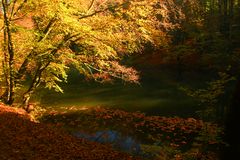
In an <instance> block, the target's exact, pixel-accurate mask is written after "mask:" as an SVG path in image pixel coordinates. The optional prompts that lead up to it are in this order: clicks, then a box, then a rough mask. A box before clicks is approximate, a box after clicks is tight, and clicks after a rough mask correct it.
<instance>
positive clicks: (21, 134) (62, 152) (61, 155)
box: [0, 104, 137, 160]
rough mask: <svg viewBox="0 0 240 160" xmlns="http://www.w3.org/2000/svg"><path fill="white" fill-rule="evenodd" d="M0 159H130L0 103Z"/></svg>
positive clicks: (105, 146) (131, 159)
mask: <svg viewBox="0 0 240 160" xmlns="http://www.w3.org/2000/svg"><path fill="white" fill-rule="evenodd" d="M0 159H1V160H32V159H34V160H61V159H62V160H75V159H78V160H79V159H83V160H103V159H104V160H113V159H116V160H133V159H137V158H134V157H132V156H130V155H128V154H126V153H121V152H118V151H114V150H113V149H112V147H111V146H110V145H102V144H99V143H96V142H89V141H87V140H84V139H81V138H75V137H73V136H71V135H69V134H67V133H65V132H64V131H62V130H60V129H58V128H57V127H56V126H54V125H53V124H51V125H50V124H49V125H48V124H41V123H36V122H34V121H33V120H31V118H30V116H29V115H28V114H26V112H25V111H24V110H21V109H15V108H12V107H8V106H5V105H2V104H0Z"/></svg>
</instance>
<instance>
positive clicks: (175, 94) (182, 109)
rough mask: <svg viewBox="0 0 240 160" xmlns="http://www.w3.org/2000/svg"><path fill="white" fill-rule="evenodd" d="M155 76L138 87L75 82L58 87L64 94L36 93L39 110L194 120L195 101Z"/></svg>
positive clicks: (165, 78) (168, 79)
mask: <svg viewBox="0 0 240 160" xmlns="http://www.w3.org/2000/svg"><path fill="white" fill-rule="evenodd" d="M159 75H161V74H159ZM159 75H158V77H157V78H155V77H153V78H149V77H150V76H148V78H143V79H142V80H141V83H140V84H128V83H124V82H117V83H114V84H109V83H106V84H102V83H96V82H84V81H83V80H81V79H79V81H77V80H76V79H75V82H74V83H73V82H72V83H69V84H66V85H64V86H62V88H63V89H64V94H62V93H56V92H54V91H48V90H44V91H43V92H42V93H40V94H41V96H40V97H41V98H40V101H41V104H42V105H43V106H45V107H47V108H51V109H55V110H61V109H62V110H64V108H66V107H72V106H79V107H86V108H91V107H96V106H104V107H109V108H116V109H123V110H125V111H130V112H132V111H140V112H144V113H146V114H148V115H161V116H180V117H196V114H195V112H196V110H199V108H200V106H199V105H198V104H197V103H196V101H195V100H194V99H193V98H191V97H188V96H186V94H185V93H183V92H182V91H180V90H179V86H180V84H179V83H178V82H177V81H176V80H173V79H171V77H169V76H166V75H165V76H164V75H161V76H159Z"/></svg>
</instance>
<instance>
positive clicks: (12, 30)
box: [0, 0, 183, 104]
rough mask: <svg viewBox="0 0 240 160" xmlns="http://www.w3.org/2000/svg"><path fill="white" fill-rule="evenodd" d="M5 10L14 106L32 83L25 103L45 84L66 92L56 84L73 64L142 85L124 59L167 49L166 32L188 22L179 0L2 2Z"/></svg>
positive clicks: (8, 83)
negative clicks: (21, 90) (20, 92)
mask: <svg viewBox="0 0 240 160" xmlns="http://www.w3.org/2000/svg"><path fill="white" fill-rule="evenodd" d="M1 8H2V12H1V14H0V16H1V19H0V25H1V36H0V39H1V40H2V43H1V61H2V63H1V75H2V77H4V78H2V79H1V83H2V84H4V85H3V86H5V87H2V90H4V89H5V91H2V94H3V95H2V99H3V100H4V101H5V102H6V103H9V104H11V103H12V102H13V101H14V92H15V90H16V87H18V88H24V87H22V86H20V85H21V84H22V82H25V81H26V80H27V79H28V80H30V81H31V82H30V83H28V84H29V86H28V88H27V89H26V91H25V93H24V95H23V97H24V99H25V100H24V103H27V102H28V101H29V98H30V96H31V94H32V93H33V91H34V90H35V89H36V88H37V86H38V85H40V84H44V85H45V86H46V87H48V88H54V89H55V90H56V91H62V90H61V88H60V87H59V86H58V84H57V82H62V81H66V80H67V72H66V71H67V69H68V68H69V66H71V65H73V66H75V67H76V68H77V69H78V70H79V72H80V73H81V74H83V75H84V76H86V77H89V78H90V77H91V78H94V79H96V80H100V81H101V80H109V79H112V78H113V77H115V78H121V79H123V80H125V81H130V82H137V81H138V78H139V77H138V73H137V71H136V70H134V69H133V68H131V67H126V66H124V65H123V64H122V63H121V62H120V60H121V58H122V57H123V55H125V54H133V53H140V52H141V51H142V50H143V47H144V45H145V44H146V43H151V45H153V46H156V47H159V46H161V45H166V44H167V41H168V36H167V34H166V33H167V32H166V31H168V30H170V29H173V28H174V27H177V26H178V23H179V21H180V19H181V18H183V17H182V14H181V10H180V9H177V8H178V6H177V4H175V3H174V1H157V0H151V1H150V0H145V1H142V0H118V1H113V0H92V1H86V0H72V1H69V0H51V1H50V0H40V1H32V0H22V1H21V0H10V1H7V0H2V1H1Z"/></svg>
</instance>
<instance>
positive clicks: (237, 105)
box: [222, 76, 240, 160]
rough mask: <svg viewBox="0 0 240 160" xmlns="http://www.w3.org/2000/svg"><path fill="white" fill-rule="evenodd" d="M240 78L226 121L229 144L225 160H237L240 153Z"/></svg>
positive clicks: (225, 152) (225, 151)
mask: <svg viewBox="0 0 240 160" xmlns="http://www.w3.org/2000/svg"><path fill="white" fill-rule="evenodd" d="M239 122H240V76H239V77H238V80H237V84H236V87H235V91H234V93H233V97H232V103H231V104H230V106H229V112H228V116H227V120H226V132H225V133H226V137H225V138H226V142H227V143H228V144H229V146H228V147H226V148H225V150H224V155H223V158H222V159H223V160H229V159H235V157H239V153H240V130H239V128H238V126H239Z"/></svg>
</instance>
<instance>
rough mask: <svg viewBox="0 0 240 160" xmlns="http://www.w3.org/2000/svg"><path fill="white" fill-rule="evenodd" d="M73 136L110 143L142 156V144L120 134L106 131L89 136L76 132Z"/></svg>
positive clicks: (117, 147)
mask: <svg viewBox="0 0 240 160" xmlns="http://www.w3.org/2000/svg"><path fill="white" fill-rule="evenodd" d="M73 135H74V136H75V137H78V138H84V139H88V140H91V141H95V142H99V143H109V144H111V145H112V146H113V147H114V148H116V149H119V150H122V151H125V152H128V153H131V154H135V155H140V154H141V146H140V143H139V142H137V141H136V140H134V139H133V138H132V137H129V136H124V135H122V134H120V133H119V132H116V131H112V130H106V131H98V132H96V133H95V134H87V133H84V132H80V131H77V132H74V133H73Z"/></svg>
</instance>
